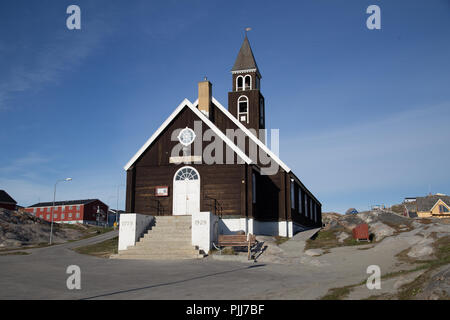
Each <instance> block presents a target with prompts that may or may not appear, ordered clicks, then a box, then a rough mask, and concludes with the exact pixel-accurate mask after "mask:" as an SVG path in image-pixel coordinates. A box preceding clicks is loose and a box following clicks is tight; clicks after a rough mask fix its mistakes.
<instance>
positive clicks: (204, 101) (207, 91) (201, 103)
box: [198, 77, 212, 118]
mask: <svg viewBox="0 0 450 320" xmlns="http://www.w3.org/2000/svg"><path fill="white" fill-rule="evenodd" d="M211 98H212V84H211V82H209V81H208V79H207V78H206V77H205V80H204V81H201V82H199V83H198V109H199V110H200V111H201V112H203V113H204V114H205V115H206V116H207V117H208V118H209V117H210V111H211Z"/></svg>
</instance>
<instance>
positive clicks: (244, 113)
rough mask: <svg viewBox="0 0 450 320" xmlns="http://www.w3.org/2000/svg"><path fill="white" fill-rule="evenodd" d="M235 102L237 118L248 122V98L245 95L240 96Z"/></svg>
mask: <svg viewBox="0 0 450 320" xmlns="http://www.w3.org/2000/svg"><path fill="white" fill-rule="evenodd" d="M237 104H238V105H237V108H238V110H237V114H238V120H239V121H241V122H247V123H248V98H247V97H246V96H240V97H239V99H238V103H237Z"/></svg>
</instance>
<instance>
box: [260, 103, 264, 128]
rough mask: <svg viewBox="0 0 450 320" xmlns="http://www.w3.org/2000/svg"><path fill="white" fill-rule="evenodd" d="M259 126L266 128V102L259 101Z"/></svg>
mask: <svg viewBox="0 0 450 320" xmlns="http://www.w3.org/2000/svg"><path fill="white" fill-rule="evenodd" d="M259 126H260V127H264V100H263V99H262V98H261V99H259Z"/></svg>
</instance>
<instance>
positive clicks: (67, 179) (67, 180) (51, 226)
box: [49, 178, 72, 244]
mask: <svg viewBox="0 0 450 320" xmlns="http://www.w3.org/2000/svg"><path fill="white" fill-rule="evenodd" d="M63 181H65V182H69V181H72V178H65V179H62V180H57V181H56V183H55V189H54V191H53V206H52V210H51V214H52V223H51V225H50V242H49V244H52V236H53V208H54V207H55V200H56V185H57V184H58V182H63Z"/></svg>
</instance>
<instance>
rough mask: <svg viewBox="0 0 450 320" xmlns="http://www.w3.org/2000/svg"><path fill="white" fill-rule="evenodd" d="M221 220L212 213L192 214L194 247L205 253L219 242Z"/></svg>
mask: <svg viewBox="0 0 450 320" xmlns="http://www.w3.org/2000/svg"><path fill="white" fill-rule="evenodd" d="M218 220H219V218H218V217H217V216H215V215H213V214H212V213H211V212H197V213H193V214H192V245H193V246H197V247H198V248H199V249H200V250H203V251H204V252H205V253H208V251H209V250H210V249H211V248H212V243H213V242H217V235H218Z"/></svg>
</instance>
